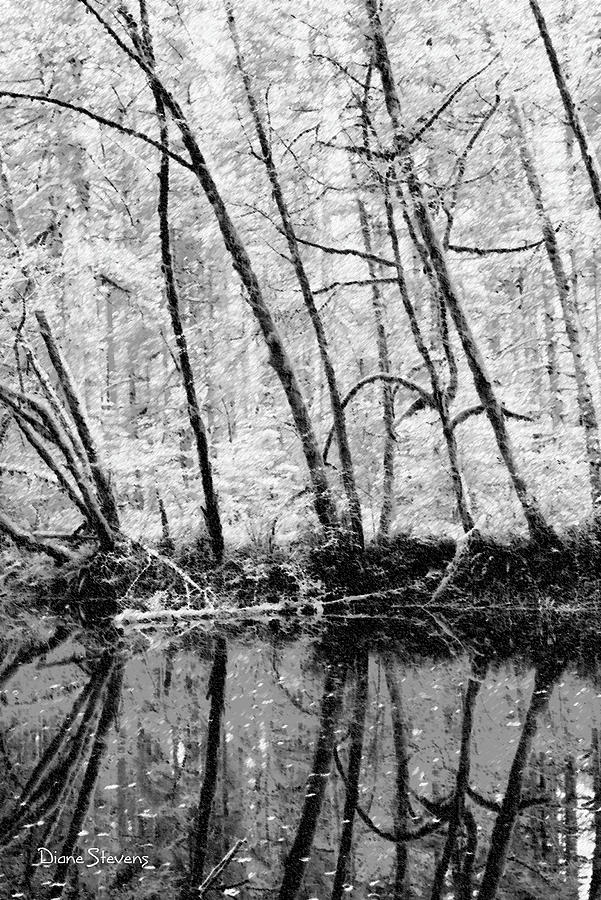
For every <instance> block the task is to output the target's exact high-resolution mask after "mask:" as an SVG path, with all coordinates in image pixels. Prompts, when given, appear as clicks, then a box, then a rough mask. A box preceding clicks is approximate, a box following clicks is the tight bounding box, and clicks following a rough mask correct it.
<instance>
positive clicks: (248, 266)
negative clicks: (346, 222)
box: [85, 2, 338, 528]
mask: <svg viewBox="0 0 601 900" xmlns="http://www.w3.org/2000/svg"><path fill="white" fill-rule="evenodd" d="M85 6H86V9H87V10H88V12H89V13H90V14H91V15H92V16H94V18H96V19H97V21H99V22H100V24H101V25H102V27H103V28H104V30H105V31H106V32H107V34H109V35H110V37H111V38H112V40H113V41H114V42H115V43H116V44H117V46H118V47H120V48H121V50H122V51H123V52H124V53H126V54H127V56H129V57H130V59H132V60H133V61H134V62H135V63H136V65H138V66H139V67H140V69H141V70H142V71H143V72H144V73H145V74H146V76H147V78H148V81H149V84H150V85H151V87H152V88H153V89H155V90H157V91H158V92H159V93H160V95H161V98H162V100H163V103H164V105H165V108H166V110H168V111H169V113H170V115H171V116H172V118H173V121H174V122H175V124H176V126H177V128H178V129H179V131H180V134H181V137H182V141H183V144H184V147H185V149H186V151H187V153H188V155H189V158H190V163H189V168H190V170H191V171H192V172H193V173H194V175H195V177H196V179H197V180H198V183H199V184H200V186H201V188H202V190H203V192H204V194H205V196H206V198H207V200H208V202H209V204H210V205H211V208H212V210H213V213H214V215H215V219H216V221H217V225H218V227H219V230H220V232H221V236H222V239H223V243H224V245H225V248H226V250H227V252H228V253H229V255H230V257H231V260H232V264H233V266H234V269H235V270H236V272H237V273H238V276H239V277H240V280H241V282H242V284H243V285H244V288H245V290H246V294H247V298H248V302H249V304H250V307H251V310H252V312H253V314H254V316H255V318H256V320H257V323H258V325H259V328H260V330H261V333H262V335H263V338H264V341H265V344H266V346H267V349H268V353H269V363H270V365H271V366H272V368H273V369H274V371H275V373H276V375H277V376H278V378H279V380H280V383H281V385H282V387H283V389H284V392H285V394H286V398H287V400H288V405H289V407H290V411H291V413H292V418H293V420H294V424H295V426H296V430H297V433H298V436H299V438H300V441H301V444H302V448H303V453H304V456H305V461H306V464H307V468H308V470H309V476H310V479H311V484H312V488H313V494H314V503H315V512H316V514H317V518H318V520H319V522H320V523H321V525H322V526H324V527H325V528H332V527H335V526H336V525H337V524H338V517H337V514H336V509H335V506H334V503H333V501H332V497H331V494H330V490H329V485H328V479H327V476H326V472H325V467H324V463H323V458H322V455H321V453H320V450H319V445H318V443H317V437H316V435H315V431H314V428H313V423H312V421H311V417H310V415H309V410H308V408H307V404H306V402H305V398H304V396H303V393H302V391H301V388H300V384H299V382H298V379H297V376H296V372H295V370H294V368H293V366H292V362H291V360H290V358H289V356H288V353H287V352H286V349H285V347H284V344H283V341H282V339H281V337H280V334H279V332H278V330H277V327H276V325H275V322H274V320H273V316H272V315H271V312H270V310H269V307H268V305H267V303H266V301H265V297H264V296H263V291H262V290H261V286H260V284H259V281H258V278H257V276H256V273H255V270H254V268H253V265H252V262H251V260H250V257H249V255H248V252H247V250H246V247H245V245H244V243H243V242H242V240H241V238H240V235H239V234H238V231H237V229H236V227H235V225H234V223H233V221H232V219H231V218H230V214H229V212H228V209H227V206H226V204H225V202H224V200H223V197H222V196H221V193H220V192H219V188H218V187H217V184H216V183H215V180H214V178H213V176H212V174H211V172H210V170H209V167H208V166H207V163H206V160H205V158H204V155H203V153H202V151H201V149H200V146H199V144H198V141H197V140H196V137H195V135H194V132H193V131H192V128H191V127H190V124H189V122H188V120H187V118H186V115H185V113H184V111H183V109H182V108H181V106H180V105H179V103H178V102H177V100H176V99H175V97H174V96H173V95H172V94H171V92H170V91H169V90H168V89H167V88H166V87H165V85H164V84H163V83H162V82H161V81H160V79H159V78H158V76H157V74H156V72H155V71H154V70H153V69H152V68H151V67H150V66H149V65H148V64H147V62H146V60H145V59H144V58H143V57H142V56H141V55H140V53H139V52H137V50H134V49H132V48H131V47H130V46H128V45H127V44H126V43H125V41H124V40H123V39H122V38H121V37H120V36H119V35H118V34H117V32H116V31H115V30H114V28H113V27H112V26H111V25H110V24H109V22H108V21H107V20H106V19H104V18H103V17H102V15H101V14H100V13H99V12H98V10H96V9H95V8H94V7H93V6H92V5H91V4H89V3H87V2H86V3H85Z"/></svg>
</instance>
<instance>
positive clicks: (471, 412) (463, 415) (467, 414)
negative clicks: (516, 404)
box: [451, 403, 534, 429]
mask: <svg viewBox="0 0 601 900" xmlns="http://www.w3.org/2000/svg"><path fill="white" fill-rule="evenodd" d="M501 411H502V413H503V415H504V416H505V417H506V418H507V419H519V420H520V421H521V422H533V421H534V419H533V418H532V416H527V415H525V414H524V413H516V412H513V411H512V410H511V409H507V407H506V406H501ZM483 412H485V409H484V407H483V406H482V404H481V403H479V404H478V405H477V406H469V407H468V408H467V409H463V410H462V411H461V412H460V413H457V415H456V416H455V417H454V418H453V419H452V420H451V428H453V429H455V428H457V426H458V425H463V423H464V422H467V420H468V419H470V418H471V417H472V416H479V415H480V414H481V413H483Z"/></svg>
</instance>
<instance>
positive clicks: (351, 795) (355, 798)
mask: <svg viewBox="0 0 601 900" xmlns="http://www.w3.org/2000/svg"><path fill="white" fill-rule="evenodd" d="M368 671H369V655H368V653H367V651H361V652H360V653H359V654H357V657H356V659H355V705H354V709H353V718H352V721H351V727H350V746H349V753H348V767H347V776H346V782H345V787H346V791H345V798H344V812H343V817H342V821H343V825H342V834H341V836H340V844H339V846H338V860H337V862H336V874H335V875H334V885H333V887H332V894H331V900H341V898H342V896H343V892H344V888H345V885H346V883H347V881H348V875H349V862H350V857H351V850H352V845H353V826H354V822H355V812H356V810H357V804H358V802H359V778H360V775H361V754H362V753H363V734H364V731H365V713H366V710H367V699H368V691H369V682H368Z"/></svg>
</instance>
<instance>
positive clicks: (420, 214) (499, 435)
mask: <svg viewBox="0 0 601 900" xmlns="http://www.w3.org/2000/svg"><path fill="white" fill-rule="evenodd" d="M365 2H366V8H367V12H368V16H369V21H370V27H371V33H372V39H373V42H374V63H375V65H376V67H377V68H378V70H379V72H380V77H381V80H382V88H383V91H384V99H385V103H386V109H387V112H388V116H389V118H390V122H391V125H392V130H393V134H394V141H395V149H396V151H397V153H398V155H399V158H400V160H401V164H402V175H403V178H405V179H406V181H407V185H408V187H409V194H410V196H411V201H412V204H413V210H414V213H415V219H416V222H417V224H418V227H419V230H420V233H421V237H422V240H423V242H424V245H425V247H426V249H427V251H428V254H429V257H430V261H431V263H432V267H433V269H434V271H435V273H436V277H437V280H438V284H439V288H440V291H441V294H442V296H443V298H444V300H445V303H446V305H447V307H448V310H449V312H450V314H451V318H452V319H453V322H454V324H455V328H456V330H457V334H458V335H459V338H460V340H461V344H462V346H463V351H464V353H465V356H466V359H467V362H468V365H469V367H470V371H471V373H472V377H473V381H474V385H475V387H476V390H477V392H478V396H479V397H480V401H481V403H482V405H483V406H484V408H485V410H486V414H487V416H488V419H489V421H490V424H491V427H492V429H493V432H494V435H495V438H496V441H497V446H498V448H499V452H500V454H501V457H502V459H503V461H504V463H505V466H506V468H507V471H508V472H509V475H510V477H511V481H512V483H513V486H514V489H515V492H516V494H517V497H518V499H519V501H520V503H521V505H522V509H523V511H524V516H525V518H526V521H527V523H528V527H529V529H530V532H531V535H532V537H533V538H534V539H536V540H538V541H541V542H543V543H548V542H549V541H551V542H554V541H555V540H556V537H555V534H554V532H553V530H552V529H551V528H550V526H549V525H548V523H547V522H546V520H545V518H544V516H543V514H542V511H541V509H540V507H539V505H538V501H537V499H536V497H535V496H534V494H532V492H531V491H530V490H529V488H528V485H527V484H526V482H525V480H524V478H523V477H522V475H521V474H520V472H519V469H518V466H517V461H516V457H515V451H514V448H513V444H512V441H511V438H510V436H509V432H508V430H507V426H506V424H505V419H504V416H503V411H502V408H501V404H500V403H499V401H498V399H497V396H496V394H495V391H494V389H493V385H492V381H491V379H490V376H489V375H488V373H487V370H486V366H485V363H484V359H483V357H482V354H481V352H480V349H479V347H478V344H477V342H476V340H475V338H474V335H473V333H472V330H471V327H470V324H469V322H468V320H467V317H466V315H465V313H464V311H463V306H462V304H461V302H460V300H459V295H458V292H457V289H456V287H455V285H454V283H453V280H452V278H451V274H450V270H449V267H448V264H447V260H446V256H445V253H444V250H443V248H442V245H441V243H440V240H439V239H438V236H437V234H436V231H435V228H434V225H433V222H432V219H431V216H430V212H429V210H428V205H427V203H426V200H425V198H424V195H423V189H422V185H421V182H420V180H419V178H418V175H417V172H416V169H415V165H414V163H413V158H412V156H411V152H410V149H409V144H408V141H407V137H406V136H405V134H404V132H403V127H402V118H401V105H400V101H399V96H398V91H397V87H396V83H395V80H394V76H393V73H392V66H391V62H390V57H389V55H388V48H387V45H386V38H385V36H384V29H383V27H382V21H381V18H380V12H379V9H378V4H377V2H376V0H365Z"/></svg>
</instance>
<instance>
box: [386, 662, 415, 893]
mask: <svg viewBox="0 0 601 900" xmlns="http://www.w3.org/2000/svg"><path fill="white" fill-rule="evenodd" d="M384 671H385V675H386V685H387V687H388V693H389V695H390V715H391V719H392V740H393V743H394V755H395V759H396V786H395V797H394V804H395V812H394V833H395V835H397V836H398V837H399V838H400V837H401V835H403V834H407V833H408V831H409V823H410V821H411V802H410V799H409V749H408V735H407V730H408V727H407V722H406V720H405V714H404V711H403V698H402V694H401V688H400V685H399V683H398V679H397V677H396V672H395V669H394V660H393V657H392V656H391V655H389V654H386V655H385V656H384ZM395 854H396V866H395V876H394V893H393V900H409V896H410V883H409V872H408V860H409V851H408V848H407V842H406V841H403V840H397V842H396V847H395Z"/></svg>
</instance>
